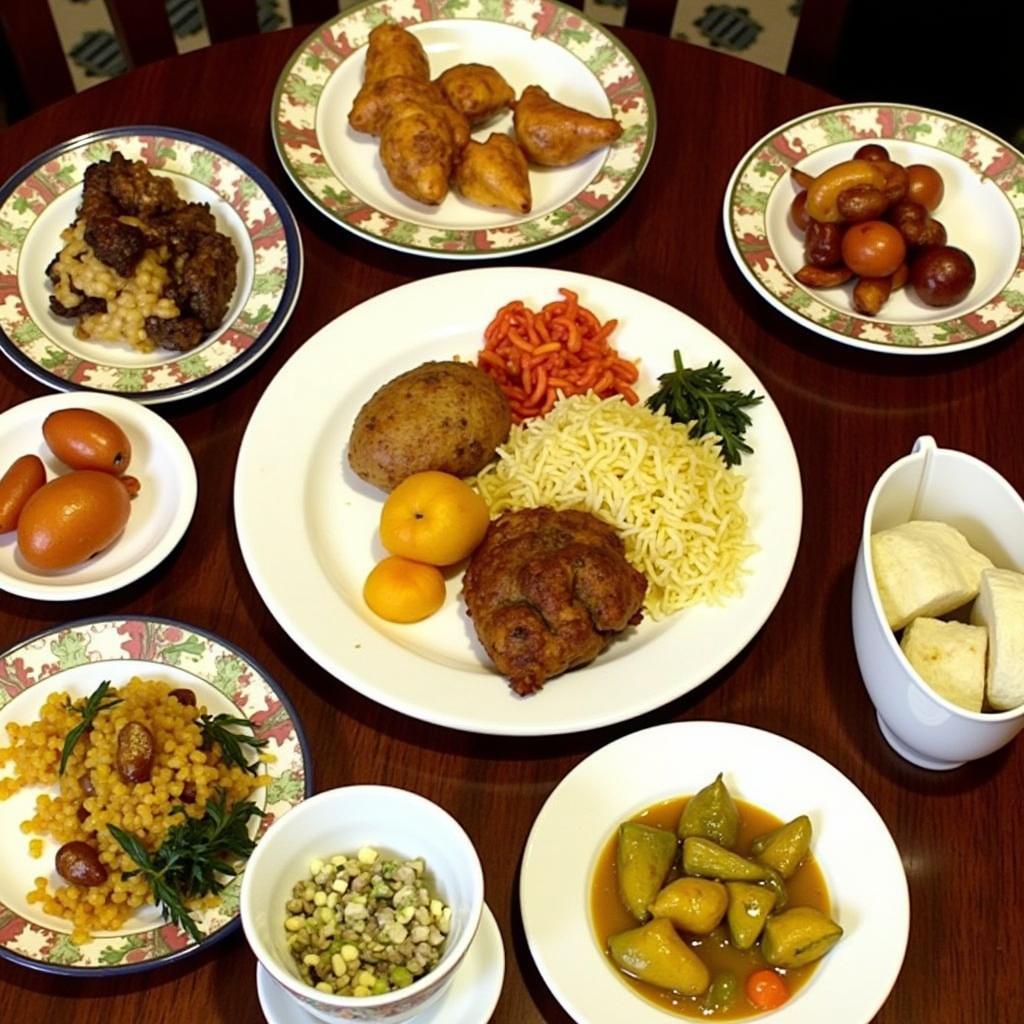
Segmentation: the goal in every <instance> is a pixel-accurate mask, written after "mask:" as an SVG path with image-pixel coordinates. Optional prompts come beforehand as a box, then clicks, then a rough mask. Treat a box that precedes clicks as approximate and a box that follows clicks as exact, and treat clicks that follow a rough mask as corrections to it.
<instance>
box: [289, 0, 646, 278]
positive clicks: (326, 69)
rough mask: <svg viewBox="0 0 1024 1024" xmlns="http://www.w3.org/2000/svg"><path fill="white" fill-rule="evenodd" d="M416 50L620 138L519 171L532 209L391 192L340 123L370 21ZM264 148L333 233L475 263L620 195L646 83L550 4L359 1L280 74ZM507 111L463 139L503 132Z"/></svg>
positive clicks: (560, 230) (627, 182)
mask: <svg viewBox="0 0 1024 1024" xmlns="http://www.w3.org/2000/svg"><path fill="white" fill-rule="evenodd" d="M387 20H393V21H396V22H398V23H399V24H401V25H404V26H406V27H407V28H408V29H409V31H410V32H412V33H414V34H415V35H416V36H417V38H418V39H419V40H420V42H422V44H423V47H424V49H425V50H426V52H427V56H428V58H429V60H430V73H431V76H432V77H433V78H436V77H437V76H438V75H439V74H440V73H441V72H442V71H445V70H446V69H447V68H449V67H452V66H453V65H456V64H462V63H466V62H475V63H479V64H489V65H491V66H493V67H495V68H497V70H498V71H499V72H501V74H502V75H503V76H504V78H505V79H506V80H507V81H508V83H509V85H511V86H512V88H513V89H514V90H515V93H516V95H517V96H519V95H520V94H521V93H522V90H523V89H524V88H525V87H526V86H528V85H540V86H542V87H544V88H545V89H547V91H548V92H549V93H550V94H551V95H552V96H553V97H554V98H555V99H556V100H558V101H559V102H561V103H565V104H567V105H569V106H573V107H577V108H578V109H581V110H585V111H587V112H588V113H591V114H595V115H597V116H599V117H614V118H616V119H617V120H618V121H619V123H620V124H621V125H622V127H623V134H622V136H621V137H620V138H619V139H618V141H617V142H615V144H614V145H612V146H610V147H605V148H603V149H601V150H599V151H597V152H596V153H593V154H591V155H590V156H589V157H587V158H586V159H584V160H580V161H578V162H577V163H575V164H572V165H571V166H569V167H549V168H542V167H531V170H530V186H531V190H532V193H533V209H532V210H531V211H530V213H528V214H525V215H518V214H512V213H508V212H507V211H501V210H492V209H489V208H487V207H484V206H480V205H478V204H476V203H471V202H469V201H468V200H465V199H462V198H461V197H460V196H458V195H456V194H454V193H452V194H450V195H449V196H448V197H447V198H446V199H445V200H444V202H443V203H441V204H440V206H437V207H431V206H427V205H425V204H423V203H418V202H416V201H415V200H413V199H410V198H409V197H408V196H406V195H404V194H403V193H401V192H399V191H398V190H397V189H395V188H394V187H393V186H392V185H391V183H390V181H389V180H388V177H387V174H386V172H385V171H384V166H383V164H382V163H381V160H380V156H379V153H378V141H379V140H378V139H376V138H373V137H372V136H369V135H365V134H363V133H361V132H356V131H354V130H353V129H352V128H351V127H349V124H348V114H349V111H350V110H351V108H352V101H353V100H354V99H355V96H356V94H357V93H358V91H359V89H360V86H361V85H362V81H363V69H364V66H365V62H366V46H365V44H366V42H367V39H368V37H369V34H370V31H371V30H372V29H373V28H375V27H376V26H377V25H379V24H380V23H381V22H383V21H387ZM271 127H272V129H273V132H274V144H275V146H276V147H277V152H278V155H279V156H280V158H281V161H282V163H283V164H284V167H285V170H287V172H288V173H289V174H290V175H291V178H292V180H293V181H294V182H295V184H296V185H297V186H298V188H299V189H300V190H301V191H302V193H303V195H305V196H306V198H307V199H309V200H310V202H312V203H313V205H314V206H315V207H316V208H317V209H318V210H320V211H321V212H322V213H324V214H325V215H326V216H328V217H330V218H331V219H332V220H333V221H335V222H336V223H337V224H340V225H341V226H342V227H343V228H346V229H347V230H349V231H353V232H355V233H356V234H358V235H362V236H363V237H364V238H368V239H369V240H371V241H373V242H376V243H378V244H380V245H385V246H388V247H390V248H394V249H401V250H404V251H408V252H416V253H420V254H421V255H424V256H438V257H442V258H446V259H458V258H472V259H487V258H491V257H501V256H507V255H509V254H511V253H513V252H522V251H523V250H525V249H535V248H539V247H541V246H544V245H550V244H551V243H553V242H557V241H560V240H562V239H564V238H568V237H569V236H570V235H574V234H576V233H577V232H578V231H581V230H583V229H584V228H586V227H588V226H589V225H591V224H593V223H595V222H596V221H598V220H599V219H600V218H601V217H603V216H604V215H605V214H607V213H608V212H610V211H611V210H612V208H613V207H615V206H616V205H618V203H619V202H620V201H621V200H622V199H623V198H625V196H626V195H627V193H628V192H629V191H630V190H631V189H632V188H633V186H634V185H635V184H636V183H637V181H639V179H640V176H641V175H642V174H643V172H644V170H645V168H646V167H647V162H648V160H649V159H650V156H651V150H652V149H653V146H654V134H655V113H654V96H653V94H652V92H651V87H650V85H649V84H648V82H647V79H646V77H645V76H644V73H643V71H642V69H641V68H640V66H639V64H637V62H636V59H635V58H634V57H633V55H632V54H631V53H630V52H629V51H628V50H627V49H626V48H625V47H624V46H623V45H622V43H621V42H620V41H619V40H618V39H617V38H616V37H615V36H614V35H612V34H611V33H609V32H607V31H606V30H605V29H604V28H602V27H601V26H600V25H596V24H594V22H592V21H590V20H589V19H587V18H586V17H584V16H583V15H582V14H581V13H580V12H579V11H578V10H576V9H574V8H572V7H567V6H565V5H564V4H561V3H557V2H555V0H517V2H516V3H515V4H502V3H496V2H495V0H450V2H448V0H443V2H441V3H437V4H429V5H427V4H423V3H419V2H417V0H386V2H384V0H370V2H369V3H364V4H360V5H358V6H356V7H354V8H351V9H349V10H346V11H344V12H343V13H342V14H340V15H338V16H337V17H336V18H334V19H333V20H331V21H329V22H327V23H326V24H324V25H321V26H320V27H319V28H318V29H317V30H316V31H315V32H313V33H312V35H310V36H309V38H308V39H306V40H305V41H304V42H303V44H302V45H301V46H300V47H299V48H298V50H297V51H296V52H295V54H294V55H293V56H292V58H291V60H290V61H289V62H288V64H287V65H286V67H285V69H284V70H283V71H282V73H281V77H280V79H279V81H278V85H277V89H276V91H275V93H274V101H273V105H272V107H271ZM511 127H512V115H511V113H506V114H504V115H503V116H501V117H499V118H496V119H495V120H494V121H492V122H490V123H488V124H487V125H485V126H483V127H482V128H480V129H479V130H477V131H476V132H474V133H473V137H474V138H475V139H477V141H479V142H483V141H485V140H486V139H487V138H488V136H489V135H490V134H491V132H499V133H503V134H504V133H508V132H509V131H510V130H511Z"/></svg>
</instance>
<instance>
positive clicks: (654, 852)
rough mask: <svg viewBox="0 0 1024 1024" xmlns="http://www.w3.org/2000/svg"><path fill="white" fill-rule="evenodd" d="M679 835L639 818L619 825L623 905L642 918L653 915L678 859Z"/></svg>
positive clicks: (619, 868)
mask: <svg viewBox="0 0 1024 1024" xmlns="http://www.w3.org/2000/svg"><path fill="white" fill-rule="evenodd" d="M677 848H678V844H677V843H676V837H675V836H674V835H672V833H671V832H668V831H666V830H665V829H662V828H651V827H650V826H649V825H641V824H639V823H637V822H635V821H627V822H625V823H624V824H622V825H620V826H619V844H618V850H617V854H616V869H617V871H618V876H619V895H620V897H621V898H622V902H623V905H624V906H625V907H626V909H627V910H628V911H629V912H630V913H631V914H632V915H633V916H634V917H635V918H636V919H637V920H638V921H646V920H647V918H648V917H649V916H650V914H649V912H648V909H647V908H648V907H649V906H650V905H651V903H653V902H654V900H655V898H656V897H657V895H658V891H659V890H660V889H661V887H662V886H663V885H664V884H665V879H666V878H667V877H668V873H669V870H670V869H671V867H672V861H673V860H675V856H676V849H677Z"/></svg>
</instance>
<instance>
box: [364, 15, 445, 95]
mask: <svg viewBox="0 0 1024 1024" xmlns="http://www.w3.org/2000/svg"><path fill="white" fill-rule="evenodd" d="M394 75H404V76H405V77H406V78H415V79H418V80H420V81H422V82H428V81H430V64H429V62H428V61H427V53H426V51H425V50H424V49H423V44H422V43H421V42H420V41H419V40H418V39H417V38H416V37H415V36H414V35H413V34H412V33H411V32H409V31H407V30H406V29H404V28H402V26H401V25H396V24H395V23H394V22H386V23H385V24H383V25H378V26H377V27H376V28H375V29H374V30H373V31H372V32H371V33H370V45H369V47H368V48H367V51H366V68H365V70H364V71H363V81H364V82H365V83H370V82H378V81H380V80H381V79H382V78H391V77H392V76H394Z"/></svg>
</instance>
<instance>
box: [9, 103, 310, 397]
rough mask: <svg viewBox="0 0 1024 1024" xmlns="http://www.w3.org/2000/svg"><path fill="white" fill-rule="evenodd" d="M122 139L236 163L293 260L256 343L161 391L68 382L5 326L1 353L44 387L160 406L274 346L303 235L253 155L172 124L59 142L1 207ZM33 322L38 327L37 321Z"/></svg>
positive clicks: (295, 283) (286, 314) (21, 171)
mask: <svg viewBox="0 0 1024 1024" xmlns="http://www.w3.org/2000/svg"><path fill="white" fill-rule="evenodd" d="M119 137H125V138H129V137H131V138H147V137H153V138H163V139H173V140H176V141H178V142H183V143H188V144H190V145H192V146H195V147H197V148H199V149H205V150H207V151H208V152H210V153H212V154H214V155H216V156H218V157H220V158H222V159H224V160H226V161H228V162H229V163H231V164H233V165H234V166H235V167H236V168H237V169H238V170H239V171H241V172H242V173H243V174H244V175H245V176H246V177H248V178H249V179H251V180H252V181H253V182H254V183H255V184H256V185H257V186H258V187H259V189H260V190H261V191H262V193H263V195H264V196H265V198H266V200H267V203H268V205H269V206H270V208H271V209H272V210H273V211H274V212H275V213H276V214H277V216H278V218H279V219H280V222H281V230H282V232H283V234H284V239H283V243H284V247H285V252H286V253H287V257H288V265H287V268H286V272H285V280H284V283H283V284H282V286H281V289H280V293H279V296H278V298H277V300H276V301H277V304H276V307H275V309H274V312H273V315H272V317H271V319H270V320H269V321H268V322H267V325H266V326H265V327H264V328H263V330H262V331H260V332H259V333H258V334H257V335H256V336H255V337H254V338H253V340H252V342H251V344H249V345H248V346H246V347H245V348H244V349H242V350H240V351H239V352H238V354H237V355H236V356H235V357H234V358H232V359H231V360H230V361H229V362H227V363H225V364H224V365H223V366H220V367H218V368H217V369H215V370H213V371H211V372H209V373H206V374H204V375H202V376H200V377H197V378H195V379H192V380H185V381H182V382H180V383H177V384H174V385H172V386H170V387H157V388H153V389H152V390H146V389H145V388H143V389H142V390H137V391H128V390H122V389H119V388H116V387H110V388H104V387H92V386H90V385H88V384H82V383H80V382H78V381H72V380H68V379H67V378H65V377H62V376H60V375H59V374H56V373H53V372H52V371H51V370H49V369H47V368H46V367H45V366H41V365H40V364H39V363H37V362H36V361H35V360H34V359H32V358H30V357H29V356H28V355H26V353H25V352H24V351H23V350H22V349H21V348H20V347H19V345H18V344H17V342H16V341H15V340H14V339H12V338H11V337H10V336H9V335H8V333H7V331H6V330H5V329H4V328H3V326H0V351H2V352H3V354H4V355H5V356H7V358H8V359H10V360H11V361H12V362H13V363H14V364H15V365H16V366H18V367H19V368H20V369H22V370H24V371H25V372H26V373H28V374H29V376H31V377H33V378H34V379H36V380H38V381H39V382H40V383H42V384H45V385H47V386H48V387H51V388H55V389H57V390H59V391H99V392H105V393H109V394H117V395H121V396H123V397H126V398H132V399H134V400H136V401H139V402H142V403H143V404H153V405H155V404H159V403H163V402H170V401H175V400H178V399H182V398H189V397H192V396H193V395H196V394H200V393H202V392H204V391H207V390H209V389H210V388H213V387H215V386H216V385H218V384H220V383H223V382H224V381H226V380H229V379H231V378H232V377H234V376H235V375H236V374H238V373H240V372H241V371H242V370H243V369H245V367H247V366H248V365H249V364H250V363H252V362H253V361H254V360H256V359H257V358H258V357H259V356H260V355H262V354H263V353H264V352H265V351H266V350H267V349H268V348H269V347H270V345H271V343H272V342H274V341H275V340H276V339H277V337H278V336H279V335H280V334H281V332H282V331H283V330H284V328H285V326H286V325H287V323H288V321H289V319H290V318H291V315H292V313H293V312H294V309H295V305H296V303H297V301H298V297H299V292H300V288H301V284H302V277H303V270H304V254H303V249H302V237H301V235H300V233H299V228H298V222H297V221H296V219H295V215H294V213H293V212H292V210H291V208H290V206H289V205H288V203H287V201H286V200H285V198H284V195H283V194H282V193H281V190H280V189H279V188H278V187H277V186H276V185H275V184H274V183H273V181H271V180H270V178H269V176H268V175H267V174H266V172H265V171H263V170H262V169H261V168H260V167H259V166H258V165H257V164H256V163H255V162H254V161H252V160H250V159H249V158H248V157H246V156H244V155H243V154H241V153H239V152H238V151H237V150H235V149H233V148H232V147H230V146H227V145H225V144H224V143H222V142H218V141H217V140H216V139H212V138H210V137H209V136H206V135H202V134H200V133H199V132H193V131H188V130H186V129H184V128H174V127H171V126H169V125H157V124H148V123H147V124H129V125H118V126H115V127H112V128H101V129H97V130H95V131H91V132H84V133H83V134H81V135H77V136H75V137H74V138H72V139H68V140H65V141H63V142H59V143H57V144H55V145H53V146H51V147H50V148H49V149H47V150H45V151H44V152H43V153H41V154H38V155H37V156H34V157H32V159H30V160H28V161H26V162H25V163H24V164H23V165H22V166H21V167H19V168H18V170H16V171H15V172H14V173H13V174H12V175H11V176H10V177H9V178H8V179H7V180H6V181H5V182H4V183H3V185H2V186H0V208H2V207H3V206H5V205H6V204H7V202H8V200H9V199H10V198H11V196H12V195H13V194H14V193H15V191H16V190H17V189H18V188H19V187H20V186H21V185H23V184H24V183H25V181H26V180H27V179H28V178H30V177H31V176H32V175H33V174H34V173H35V172H37V171H38V170H39V169H40V168H41V167H43V166H45V165H46V164H47V163H49V162H51V161H53V160H56V159H58V158H60V157H63V156H65V155H67V154H68V153H71V152H74V151H76V150H79V149H82V148H84V147H86V146H89V145H93V144H95V143H98V142H105V141H107V140H109V139H113V138H119ZM250 244H251V242H250ZM19 248H20V245H19ZM15 287H16V288H17V282H15ZM16 294H19V295H20V290H16ZM28 319H31V318H28ZM32 322H33V323H35V321H32ZM36 326H37V327H39V325H38V324H36ZM231 326H232V325H230V324H227V325H225V327H226V328H227V329H230V328H231ZM40 329H41V328H40ZM41 333H42V335H43V336H44V337H45V338H46V339H47V340H48V341H49V342H51V343H52V344H54V345H56V346H57V347H59V348H61V350H62V351H66V350H65V349H63V346H61V345H60V343H59V342H58V341H56V340H55V339H54V338H53V337H52V336H51V335H49V334H48V333H47V332H46V331H44V330H41ZM204 345H205V343H204ZM201 351H202V346H200V348H199V349H198V350H193V351H191V352H186V353H181V354H180V356H179V357H178V358H175V359H169V360H166V361H165V362H164V363H161V364H156V365H155V366H153V367H146V369H147V370H156V369H160V368H161V367H166V366H170V365H174V364H176V363H178V362H180V361H182V360H184V359H187V358H188V357H190V356H194V355H196V354H197V352H201ZM84 363H85V365H87V366H95V367H97V368H104V367H105V366H106V364H102V363H92V362H90V361H84ZM111 369H115V370H116V369H118V368H117V367H111Z"/></svg>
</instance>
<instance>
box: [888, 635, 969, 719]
mask: <svg viewBox="0 0 1024 1024" xmlns="http://www.w3.org/2000/svg"><path fill="white" fill-rule="evenodd" d="M987 646H988V630H986V629H985V627H984V626H968V625H967V624H966V623H963V622H943V621H942V620H941V619H927V618H922V619H914V621H913V622H911V623H910V625H909V626H907V628H906V629H905V630H904V631H903V639H902V640H901V641H900V647H901V648H903V653H904V654H905V655H906V657H907V661H909V662H910V664H911V665H913V666H914V668H915V669H916V670H917V674H918V675H919V676H920V677H921V678H922V679H923V680H924V681H925V682H926V683H927V684H928V685H929V686H930V687H931V688H932V689H933V690H934V691H935V692H936V693H937V694H938V695H939V696H940V697H945V698H946V700H948V701H952V702H953V703H954V704H957V705H959V706H960V707H962V708H966V709H967V710H968V711H980V710H981V705H982V703H983V701H984V699H985V650H986V648H987Z"/></svg>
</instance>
